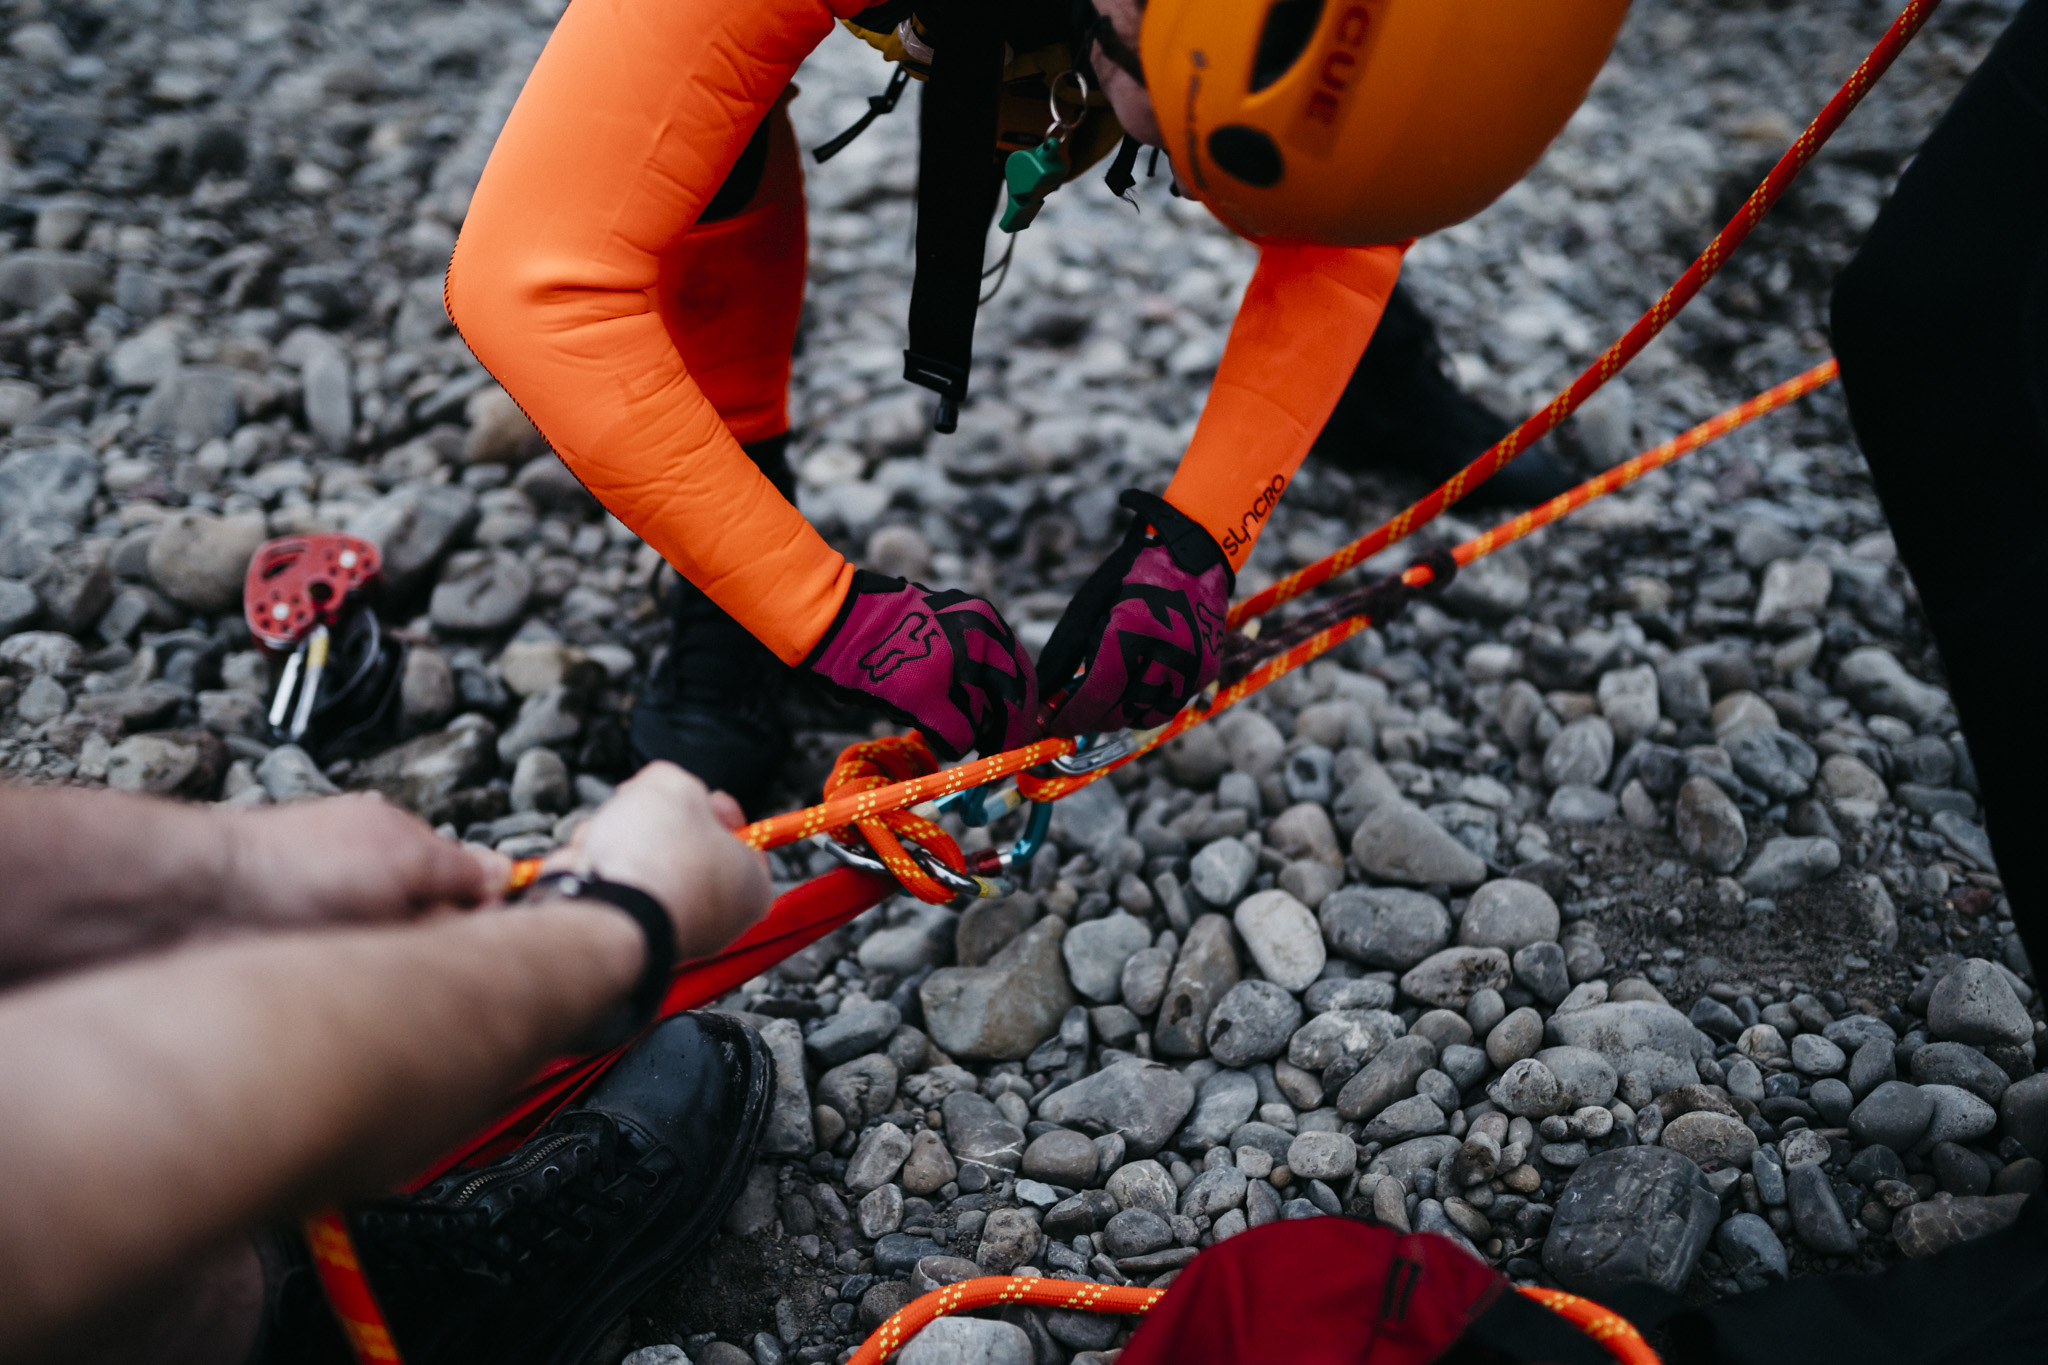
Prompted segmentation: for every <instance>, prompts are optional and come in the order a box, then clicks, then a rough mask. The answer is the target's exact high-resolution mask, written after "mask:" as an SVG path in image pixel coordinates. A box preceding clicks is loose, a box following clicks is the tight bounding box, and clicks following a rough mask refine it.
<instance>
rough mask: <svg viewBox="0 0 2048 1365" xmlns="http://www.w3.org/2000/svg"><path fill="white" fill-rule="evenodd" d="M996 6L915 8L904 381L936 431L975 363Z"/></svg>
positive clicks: (988, 198) (998, 54) (965, 2)
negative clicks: (922, 50) (921, 65)
mask: <svg viewBox="0 0 2048 1365" xmlns="http://www.w3.org/2000/svg"><path fill="white" fill-rule="evenodd" d="M1000 9H1001V7H1000V6H999V5H994V4H990V3H988V0H945V3H943V4H926V5H921V6H920V7H919V10H918V15H919V17H920V18H921V19H923V20H925V21H926V22H927V25H928V29H929V31H930V33H931V42H932V73H931V78H930V79H929V80H928V81H926V82H925V90H924V99H923V101H922V106H923V107H922V117H921V119H920V124H921V127H920V130H919V132H920V136H919V146H918V157H917V276H916V280H915V282H914V283H913V284H912V285H911V290H910V346H909V349H907V350H905V351H904V353H903V377H904V378H905V379H908V380H909V381H910V382H911V383H913V384H921V385H923V386H924V387H925V388H928V389H932V390H935V391H936V392H937V393H938V395H939V410H938V414H937V416H936V417H934V419H933V421H932V426H933V427H934V429H936V430H938V431H942V432H944V431H952V430H953V429H954V428H955V427H956V426H958V425H959V409H960V403H961V401H962V400H963V399H965V398H966V397H967V374H968V370H969V369H970V368H971V367H972V366H973V364H974V315H975V312H976V310H977V308H978V307H979V306H980V297H981V263H982V254H983V250H984V246H985V243H986V241H987V239H988V223H989V218H990V216H991V215H992V214H993V213H994V212H995V195H996V187H997V184H998V183H999V181H1000V177H1001V172H1000V170H999V169H998V167H997V163H996V161H995V158H994V157H993V156H991V155H990V151H989V148H990V145H991V144H992V142H993V141H994V138H995V128H996V110H997V100H998V97H999V95H1000V93H1001V79H1002V72H1003V35H1002V29H1001V26H1000V14H999V11H1000Z"/></svg>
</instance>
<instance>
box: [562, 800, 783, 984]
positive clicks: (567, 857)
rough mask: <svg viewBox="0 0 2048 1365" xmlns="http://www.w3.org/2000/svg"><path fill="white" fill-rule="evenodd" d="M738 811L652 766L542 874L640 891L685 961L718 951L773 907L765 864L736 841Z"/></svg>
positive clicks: (740, 818) (731, 804) (732, 804)
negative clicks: (582, 876)
mask: <svg viewBox="0 0 2048 1365" xmlns="http://www.w3.org/2000/svg"><path fill="white" fill-rule="evenodd" d="M744 819H745V817H744V816H742V815H741V813H740V807H739V803H738V802H736V801H734V800H733V799H732V798H731V797H730V796H728V795H726V794H725V793H724V792H711V791H706V790H705V787H704V784H703V783H702V782H700V781H698V780H697V779H696V778H694V777H692V776H691V775H690V774H688V773H686V772H684V771H683V770H682V769H681V768H678V767H677V766H676V765H675V764H673V763H650V764H648V765H647V766H646V767H644V768H642V769H641V770H640V771H639V772H638V773H636V774H634V775H633V777H632V778H631V779H630V780H628V781H626V782H624V783H622V784H621V785H620V787H619V789H618V791H617V792H616V793H614V794H613V796H612V799H611V800H609V801H607V802H605V803H604V805H603V806H602V807H600V808H599V810H598V812H597V814H595V815H593V816H591V817H590V819H588V820H586V821H584V822H583V824H581V825H580V826H578V827H577V830H576V833H575V836H574V837H573V838H572V839H571V840H570V842H569V844H568V846H567V847H565V848H559V849H557V850H555V851H554V852H553V853H551V854H549V855H548V858H547V861H546V862H544V863H543V864H542V865H541V869H542V871H543V872H582V873H587V874H589V875H591V876H594V877H602V878H603V879H605V880H606V881H612V882H619V883H621V884H623V885H626V886H631V887H637V888H638V889H639V890H642V891H645V892H646V893H647V894H648V895H650V896H652V897H654V898H655V899H656V900H658V901H660V902H661V904H662V906H663V908H665V909H666V910H667V911H668V912H669V916H670V918H671V919H672V920H673V921H674V923H675V929H676V956H677V959H678V960H679V961H688V960H689V959H691V958H696V957H703V956H705V955H706V954H709V953H714V952H717V951H718V950H719V949H720V948H723V947H724V946H725V945H726V944H728V943H730V942H731V941H732V940H733V939H734V938H736V937H738V936H739V934H740V933H741V932H742V931H743V930H745V929H746V928H747V927H748V926H749V925H751V924H753V923H754V922H755V921H756V920H758V919H760V918H761V915H762V913H763V912H764V911H765V910H766V909H767V908H768V900H769V895H770V886H769V882H768V860H767V858H766V857H765V856H764V855H763V854H760V853H757V852H755V851H754V850H753V849H750V848H748V847H747V846H746V845H745V844H743V843H741V842H740V841H739V840H738V839H735V838H733V837H732V833H731V831H733V830H736V829H738V828H739V827H740V825H741V824H742V823H743V822H744Z"/></svg>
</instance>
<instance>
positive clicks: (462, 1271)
mask: <svg viewBox="0 0 2048 1365" xmlns="http://www.w3.org/2000/svg"><path fill="white" fill-rule="evenodd" d="M774 1088H775V1068H774V1063H773V1061H772V1060H771V1058H770V1057H769V1054H768V1049H767V1046H766V1045H765V1044H764V1043H762V1041H761V1037H760V1035H759V1034H757V1033H755V1032H754V1030H752V1029H751V1028H748V1027H747V1026H746V1025H745V1024H742V1023H741V1022H739V1021H738V1020H736V1019H733V1018H730V1017H728V1016H726V1015H721V1014H680V1015H677V1016H675V1017H674V1018H672V1019H669V1020H667V1021H665V1022H663V1023H661V1024H660V1025H657V1026H656V1027H655V1029H654V1030H653V1031H652V1032H651V1033H649V1034H648V1035H647V1036H646V1037H645V1038H643V1039H641V1040H640V1042H639V1043H637V1044H635V1045H634V1046H633V1048H632V1049H631V1050H630V1051H628V1052H627V1053H626V1055H625V1056H624V1057H622V1058H620V1060H619V1061H618V1063H617V1064H616V1065H614V1066H613V1067H612V1068H611V1070H610V1071H608V1072H606V1073H605V1075H604V1077H603V1079H601V1080H600V1081H599V1082H598V1083H597V1084H596V1085H595V1086H594V1087H593V1088H592V1089H591V1091H590V1092H589V1094H588V1095H586V1096H585V1097H584V1099H583V1100H582V1102H581V1103H580V1104H578V1106H577V1107H576V1108H574V1109H571V1110H569V1111H568V1112H566V1113H564V1114H561V1115H559V1116H557V1117H556V1118H554V1119H552V1120H550V1121H549V1123H548V1124H547V1126H546V1127H544V1128H542V1129H541V1130H540V1132H539V1133H538V1134H536V1135H535V1136H534V1137H533V1139H532V1140H531V1141H529V1142H527V1143H526V1145H524V1146H523V1147H521V1148H519V1150H518V1151H516V1152H513V1153H512V1154H511V1155H510V1156H507V1157H505V1158H504V1159H502V1160H500V1161H497V1162H494V1163H492V1164H491V1165H489V1166H485V1167H482V1168H480V1169H477V1170H470V1171H457V1172H454V1173H453V1174H450V1175H446V1176H443V1177H442V1178H441V1179H439V1180H437V1181H435V1182H434V1183H433V1184H431V1185H429V1186H427V1187H426V1188H425V1189H423V1190H421V1191H420V1192H419V1193H418V1194H416V1195H413V1196H411V1197H410V1198H407V1199H403V1200H388V1201H383V1202H380V1203H377V1204H373V1205H368V1206H364V1207H362V1208H359V1209H357V1210H355V1211H353V1212H352V1213H351V1214H350V1215H349V1223H350V1226H351V1229H352V1231H353V1232H354V1234H355V1242H356V1252H357V1255H358V1256H359V1257H360V1258H361V1260H362V1263H363V1268H364V1271H365V1272H366V1274H367V1275H368V1278H369V1281H370V1286H371V1288H372V1289H373V1290H374V1291H375V1293H376V1296H377V1302H378V1304H379V1306H380V1307H381V1308H382V1309H383V1310H384V1316H385V1319H386V1321H387V1323H388V1324H389V1326H390V1328H391V1332H392V1336H393V1338H394V1340H395V1341H396V1343H397V1346H398V1349H399V1353H400V1354H401V1355H402V1356H403V1357H404V1358H405V1360H406V1362H407V1365H479V1363H480V1362H485V1361H488V1362H491V1365H580V1362H581V1361H582V1360H583V1357H584V1355H585V1353H587V1352H588V1351H589V1350H590V1348H591V1346H592V1345H593V1344H595V1342H596V1341H597V1339H598V1338H599V1337H600V1336H602V1335H603V1334H604V1331H605V1329H606V1328H607V1327H608V1326H610V1325H611V1323H612V1322H613V1321H614V1320H615V1319H617V1318H618V1317H619V1315H620V1314H622V1313H624V1312H625V1311H626V1310H627V1309H628V1308H630V1307H631V1306H632V1304H633V1301H634V1300H636V1299H638V1298H639V1297H640V1296H641V1295H642V1294H644V1293H646V1292H647V1291H648V1290H649V1289H651V1288H652V1287H653V1286H654V1285H655V1284H656V1283H657V1282H659V1281H660V1279H661V1278H662V1276H664V1275H666V1274H668V1273H669V1272H670V1271H672V1270H674V1269H675V1268H676V1266H677V1265H679V1264H680V1263H681V1262H683V1261H684V1260H686V1259H687V1258H688V1257H689V1256H690V1255H691V1254H692V1253H694V1252H695V1251H696V1250H697V1249H698V1248H699V1247H701V1246H702V1245H703V1244H704V1242H705V1241H706V1240H707V1239H708V1238H709V1237H710V1236H711V1234H712V1232H713V1231H714V1230H715V1229H716V1228H717V1227H718V1224H719V1220H720V1219H722V1218H723V1217H724V1216H725V1211H726V1209H727V1208H729V1207H730V1206H731V1204H732V1201H733V1199H734V1198H735V1197H737V1196H738V1194H739V1192H740V1190H741V1188H742V1187H743V1186H744V1185H745V1183H746V1179H747V1173H748V1171H750V1170H751V1169H752V1168H753V1164H754V1153H755V1149H756V1147H758V1145H759V1143H760V1138H761V1128H762V1125H763V1124H764V1123H765V1122H766V1121H767V1117H768V1102H769V1098H770V1096H771V1095H772V1094H773V1092H774Z"/></svg>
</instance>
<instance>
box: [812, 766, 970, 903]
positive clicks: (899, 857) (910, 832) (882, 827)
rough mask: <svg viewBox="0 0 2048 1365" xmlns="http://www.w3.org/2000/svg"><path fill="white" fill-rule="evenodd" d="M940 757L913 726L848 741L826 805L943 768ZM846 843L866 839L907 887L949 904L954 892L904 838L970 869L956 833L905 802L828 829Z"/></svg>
mask: <svg viewBox="0 0 2048 1365" xmlns="http://www.w3.org/2000/svg"><path fill="white" fill-rule="evenodd" d="M938 766H939V763H938V760H937V759H936V758H934V757H932V751H931V749H930V747H929V746H928V745H926V744H925V742H924V736H922V735H920V734H918V733H917V731H915V730H912V731H911V732H910V733H909V734H905V735H890V736H887V737H886V738H883V739H870V740H864V741H863V742H861V743H859V744H852V745H848V746H847V748H846V749H845V750H844V751H842V752H841V753H840V755H839V761H838V762H837V763H834V764H833V765H832V772H831V775H830V776H828V777H827V778H826V779H825V797H826V804H827V806H829V805H830V804H831V799H832V798H833V797H834V796H843V795H847V794H854V793H863V792H871V791H877V790H885V789H888V788H891V787H894V786H897V785H898V784H901V783H907V782H911V781H914V780H916V779H917V778H920V777H929V776H931V775H932V774H933V773H934V772H936V771H937V770H938ZM828 833H830V834H831V836H832V837H833V838H834V839H837V840H838V841H839V842H840V843H842V844H852V843H853V842H854V841H855V840H856V839H864V840H866V841H867V846H868V847H869V848H871V849H873V850H874V852H875V856H876V857H878V858H880V859H881V860H882V862H883V864H884V866H886V867H887V868H888V869H889V871H890V873H891V875H893V876H894V877H895V878H896V880H897V881H899V882H902V883H903V889H904V890H906V891H908V892H909V893H910V894H911V895H913V896H915V897H917V898H918V899H919V900H921V901H927V902H929V903H931V904H933V905H943V904H945V903H946V902H948V901H950V900H952V899H953V897H954V894H955V893H954V892H952V891H949V890H947V889H946V887H945V886H943V885H941V884H940V883H939V882H938V881H937V880H935V879H934V878H933V877H932V875H931V874H930V873H929V872H926V871H925V870H924V868H923V867H921V866H920V865H919V864H918V861H917V859H915V858H913V857H911V856H910V853H909V851H908V850H907V849H905V848H904V847H903V840H904V839H906V838H907V839H910V840H911V841H912V842H914V843H916V844H918V845H919V846H920V847H922V848H923V849H924V850H925V851H926V852H927V853H930V854H931V855H933V856H934V857H936V858H938V859H939V860H940V861H941V862H943V863H945V865H946V866H947V867H950V868H952V869H953V870H954V871H955V872H965V871H966V870H967V859H966V856H965V855H963V854H962V853H961V852H960V845H959V844H957V843H955V842H954V841H953V836H952V835H950V834H948V833H946V831H945V830H943V829H940V828H939V826H938V825H937V824H935V823H934V822H932V821H930V820H927V819H926V818H925V817H924V816H922V815H918V814H916V813H914V812H912V811H910V810H908V809H905V808H904V807H902V806H900V805H892V806H891V807H890V808H889V809H884V810H871V811H868V812H865V813H863V814H860V815H856V816H854V817H853V818H852V819H850V820H849V821H848V822H847V823H846V824H843V825H839V826H837V827H835V828H833V829H831V830H829V831H828Z"/></svg>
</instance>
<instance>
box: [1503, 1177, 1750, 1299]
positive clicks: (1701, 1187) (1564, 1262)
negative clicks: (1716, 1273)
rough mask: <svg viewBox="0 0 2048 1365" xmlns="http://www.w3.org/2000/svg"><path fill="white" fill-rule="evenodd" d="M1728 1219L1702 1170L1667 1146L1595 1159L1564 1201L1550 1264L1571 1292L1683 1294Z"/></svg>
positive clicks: (1547, 1246)
mask: <svg viewBox="0 0 2048 1365" xmlns="http://www.w3.org/2000/svg"><path fill="white" fill-rule="evenodd" d="M1719 1216H1720V1202H1719V1201H1718V1200H1717V1199H1715V1198H1714V1196H1713V1194H1712V1193H1711V1192H1710V1191H1709V1190H1708V1188H1707V1183H1706V1178H1705V1176H1703V1175H1702V1174H1701V1172H1700V1169H1699V1167H1698V1166H1696V1165H1694V1164H1693V1163H1692V1162H1691V1161H1689V1160H1688V1159H1686V1158H1685V1157H1683V1156H1681V1155H1680V1154H1678V1153H1677V1152H1673V1151H1669V1150H1667V1149H1665V1148H1662V1147H1619V1148H1616V1149H1615V1150H1613V1151H1610V1152H1601V1153H1598V1154H1596V1155H1594V1156H1592V1157H1591V1158H1589V1159H1588V1160H1587V1161H1586V1162H1585V1164H1584V1165H1582V1166H1580V1167H1579V1168H1578V1169H1577V1170H1576V1171H1574V1172H1573V1173H1572V1178H1571V1180H1570V1181H1569V1182H1568V1183H1567V1184H1566V1185H1565V1188H1564V1192H1563V1193H1562V1194H1561V1195H1560V1196H1559V1197H1558V1201H1557V1211H1556V1213H1555V1214H1554V1215H1553V1216H1552V1218H1551V1223H1550V1232H1549V1234H1548V1236H1546V1238H1545V1239H1544V1243H1543V1266H1544V1269H1546V1270H1548V1271H1549V1272H1550V1273H1551V1274H1552V1275H1555V1276H1556V1277H1557V1278H1558V1280H1559V1281H1560V1282H1561V1283H1563V1284H1564V1285H1565V1286H1566V1287H1567V1288H1570V1289H1574V1290H1577V1291H1579V1292H1581V1293H1599V1292H1603V1291H1608V1290H1614V1289H1618V1288H1620V1287H1621V1286H1623V1285H1626V1284H1649V1285H1652V1286H1654V1287H1656V1288H1658V1289H1662V1290H1664V1291H1665V1292H1666V1293H1676V1292H1678V1289H1679V1287H1680V1286H1682V1285H1683V1284H1684V1283H1685V1281H1686V1279H1687V1277H1688V1276H1690V1275H1691V1274H1692V1270H1693V1267H1694V1266H1695V1265H1696V1264H1698V1262H1699V1258H1700V1253H1701V1252H1703V1251H1704V1250H1705V1249H1706V1245H1707V1241H1708V1239H1709V1238H1710V1237H1711V1236H1712V1235H1713V1232H1714V1225H1715V1223H1716V1222H1717V1221H1718V1219H1719Z"/></svg>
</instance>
